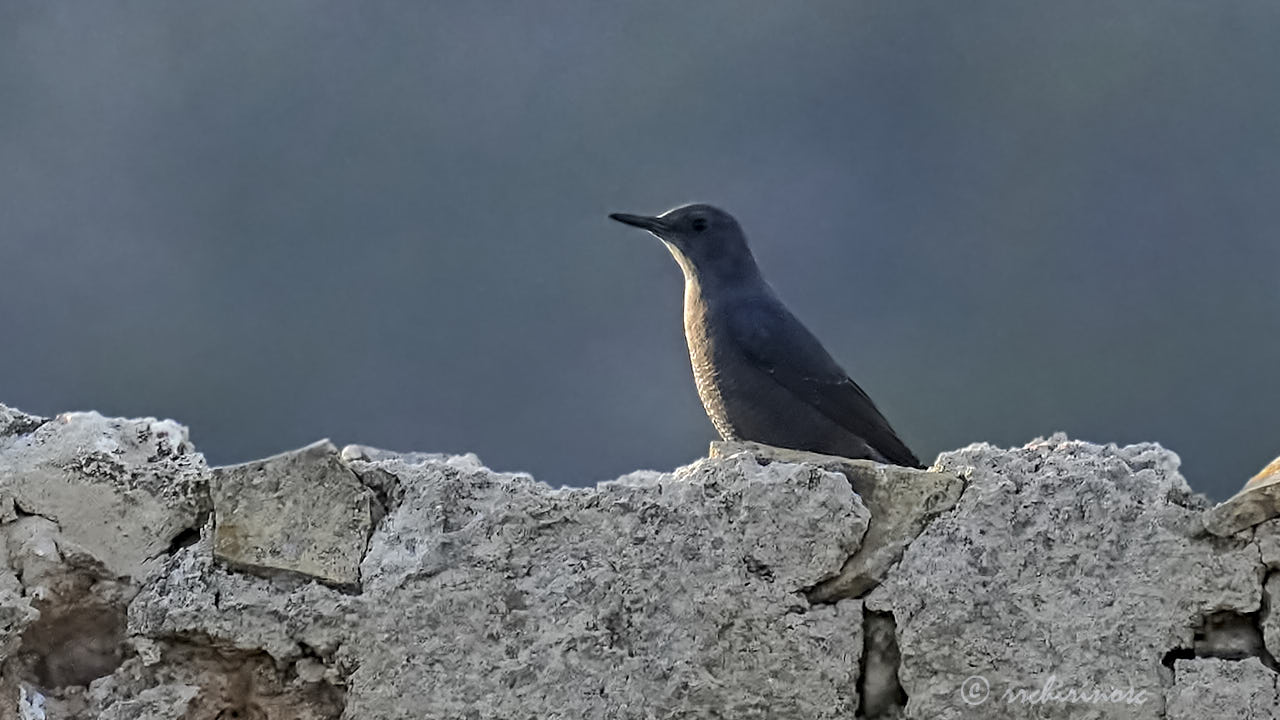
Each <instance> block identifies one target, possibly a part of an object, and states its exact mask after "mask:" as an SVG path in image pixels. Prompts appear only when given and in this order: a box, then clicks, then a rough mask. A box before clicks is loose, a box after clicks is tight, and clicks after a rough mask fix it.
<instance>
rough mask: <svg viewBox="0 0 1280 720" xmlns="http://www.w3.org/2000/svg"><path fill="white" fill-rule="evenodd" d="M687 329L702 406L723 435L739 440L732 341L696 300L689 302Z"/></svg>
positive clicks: (686, 309) (728, 438) (685, 326)
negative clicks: (735, 419) (733, 383)
mask: <svg viewBox="0 0 1280 720" xmlns="http://www.w3.org/2000/svg"><path fill="white" fill-rule="evenodd" d="M684 332H685V339H686V340H687V341H688V343H689V362H690V364H691V365H692V367H693V381H694V384H695V385H696V386H697V388H698V397H699V398H701V400H702V406H703V408H704V409H706V411H707V416H708V417H709V418H711V422H712V424H714V425H715V427H716V431H717V432H718V433H720V436H721V437H723V438H725V439H726V440H733V439H737V438H738V435H739V432H738V429H737V427H736V425H737V423H735V422H734V417H735V416H736V415H737V414H738V413H737V411H736V409H735V407H734V405H735V403H734V401H733V398H734V397H735V396H734V388H733V387H732V378H733V377H734V375H733V373H732V365H733V363H734V362H736V361H737V359H736V358H735V357H733V355H732V347H731V343H730V342H729V340H728V338H727V337H725V336H724V333H723V331H722V330H721V329H720V328H717V327H715V326H714V324H713V322H712V320H711V318H710V317H709V316H708V313H707V312H706V311H705V308H703V307H700V306H698V305H697V304H696V303H695V304H694V305H693V306H692V307H690V306H689V304H688V303H686V307H685V318H684Z"/></svg>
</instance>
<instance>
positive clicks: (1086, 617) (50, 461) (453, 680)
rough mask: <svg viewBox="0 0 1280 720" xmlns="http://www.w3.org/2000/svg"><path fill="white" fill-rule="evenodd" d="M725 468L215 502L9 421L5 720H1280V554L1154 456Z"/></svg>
mask: <svg viewBox="0 0 1280 720" xmlns="http://www.w3.org/2000/svg"><path fill="white" fill-rule="evenodd" d="M160 431H163V432H164V436H163V437H159V435H158V433H159V432H160ZM174 439H177V441H176V444H174V442H173V441H174ZM166 448H167V449H166ZM162 449H165V450H163V451H162ZM714 454H716V455H717V456H718V457H715V458H711V459H706V460H700V461H698V462H696V463H694V464H692V465H690V466H687V467H684V468H681V469H679V470H677V471H675V472H673V473H656V472H648V471H644V472H637V473H633V474H631V475H628V476H625V477H623V478H620V479H618V480H616V481H613V482H609V483H603V484H601V485H600V486H598V487H596V488H589V489H559V490H554V489H551V488H550V487H548V486H546V485H544V484H542V483H539V482H536V481H534V480H533V479H532V478H530V477H528V476H526V475H519V474H506V473H495V472H493V471H491V470H488V469H487V468H485V467H484V466H483V465H482V464H481V463H480V462H479V460H478V459H476V458H475V456H448V455H434V454H425V453H408V454H399V453H393V452H388V451H384V450H376V449H374V448H368V447H362V446H349V447H347V448H344V449H343V450H342V451H341V452H340V453H339V452H338V451H336V449H335V448H333V446H332V445H328V444H327V443H324V444H317V445H315V446H311V447H308V448H303V449H302V450H299V451H295V452H294V453H287V454H285V455H282V456H277V457H276V458H268V459H267V460H264V461H259V462H257V463H249V464H246V465H243V466H237V467H235V468H223V469H216V470H214V471H211V470H209V469H208V468H206V467H205V466H204V463H203V460H202V459H200V458H199V455H198V454H196V453H195V452H194V450H193V449H192V448H191V447H190V444H189V443H187V442H186V432H185V430H184V429H182V428H181V426H178V425H176V424H175V423H172V422H170V421H163V422H160V421H154V420H144V421H132V420H111V419H106V418H101V417H98V416H96V415H94V414H74V415H67V416H62V417H60V418H58V419H55V420H45V419H42V418H35V417H32V416H29V415H24V414H22V413H19V412H17V411H13V410H10V409H8V408H5V407H3V406H0V469H3V473H2V474H0V720H6V719H7V718H9V717H21V718H36V717H44V718H45V719H46V720H53V719H54V718H58V719H62V718H73V719H76V720H80V719H87V718H115V719H118V720H126V719H133V718H139V719H141V718H148V719H150V718H157V719H163V718H172V719H174V720H178V719H182V720H226V719H227V718H232V717H239V718H257V719H266V720H276V719H281V720H283V719H288V720H295V719H297V720H321V719H325V720H331V719H334V718H352V719H353V718H361V719H362V720H363V719H365V718H450V719H453V718H476V719H490V718H492V719H494V720H497V719H499V718H501V719H504V720H505V719H507V718H531V717H537V718H610V719H613V718H619V719H626V718H646V719H647V718H781V719H787V718H797V719H799V718H805V719H808V718H854V717H864V716H865V717H903V718H922V719H923V718H929V719H930V720H933V719H934V718H959V717H996V718H999V717H1010V718H1013V717H1017V718H1023V717H1037V718H1104V717H1105V718H1113V717H1114V718H1191V717H1197V718H1199V717H1258V718H1263V717H1275V716H1277V715H1280V699H1277V692H1276V687H1277V677H1280V676H1277V674H1276V672H1275V670H1274V668H1275V667H1276V665H1275V661H1274V659H1273V656H1272V654H1273V653H1274V652H1275V648H1276V646H1277V644H1280V641H1278V640H1277V639H1276V638H1280V620H1275V619H1274V618H1273V615H1272V613H1271V611H1270V608H1271V602H1270V600H1269V597H1271V596H1274V593H1275V592H1280V581H1277V580H1275V578H1277V577H1280V575H1267V572H1268V569H1276V568H1280V520H1272V521H1269V522H1265V523H1262V524H1261V525H1259V526H1258V527H1257V528H1256V529H1255V530H1248V531H1245V532H1241V533H1238V534H1235V535H1232V536H1231V537H1227V538H1218V537H1213V536H1211V535H1209V534H1208V533H1206V532H1204V528H1203V522H1202V519H1201V515H1202V513H1203V512H1204V510H1205V508H1206V507H1207V502H1206V501H1205V500H1204V499H1202V498H1200V497H1198V496H1195V495H1193V494H1192V493H1191V492H1190V491H1189V490H1188V488H1187V486H1186V484H1185V482H1184V481H1183V480H1182V478H1181V476H1179V475H1178V473H1177V458H1176V456H1175V455H1173V454H1172V453H1170V452H1168V451H1166V450H1163V449H1161V448H1159V447H1158V446H1155V445H1138V446H1131V447H1126V448H1116V447H1114V446H1106V447H1103V446H1098V445H1091V444H1088V443H1080V442H1072V441H1068V440H1066V439H1065V438H1062V437H1055V438H1051V439H1050V440H1047V441H1039V442H1035V443H1032V444H1030V445H1028V446H1026V447H1024V448H1017V449H1013V450H1000V449H996V448H993V447H990V446H986V445H975V446H972V447H969V448H965V449H963V450H960V451H957V452H953V453H946V454H944V455H942V456H941V457H940V458H939V462H938V463H937V465H936V466H935V470H936V471H935V472H921V471H906V470H901V469H895V468H885V467H883V466H876V465H874V464H870V463H860V462H856V461H847V460H841V459H838V458H825V457H822V456H812V455H806V454H798V453H791V452H789V451H782V450H779V449H776V448H766V447H763V446H752V445H745V444H744V445H736V444H723V445H718V446H717V448H716V449H715V451H714ZM86 458H89V459H88V460H86ZM103 468H106V469H105V470H104V469H103ZM46 486H47V487H46ZM68 488H71V489H72V490H68ZM84 488H89V489H88V490H84V491H83V492H82V490H83V489H84ZM6 498H7V499H9V500H10V502H9V503H8V504H6V502H5V499H6ZM78 503H85V504H89V505H91V506H93V507H96V508H97V509H98V510H99V514H100V515H102V516H103V517H100V518H98V519H97V520H96V521H94V522H89V523H88V524H86V525H84V526H81V525H80V524H79V523H80V522H81V519H82V518H87V517H89V516H90V515H91V514H92V513H91V512H90V508H88V507H83V506H81V505H80V504H78ZM122 524H124V525H128V526H129V527H128V528H124V527H121V525H122ZM219 526H221V530H220V527H219ZM111 527H117V528H119V529H121V530H125V529H127V530H128V532H120V533H118V534H117V535H118V536H111V535H110V533H109V532H107V531H106V530H105V529H104V528H111ZM229 528H230V529H232V530H234V531H235V533H234V536H235V542H234V543H231V544H228V543H227V540H226V537H227V536H226V535H225V534H222V535H220V532H222V531H226V530H228V529H229ZM1264 587H1265V590H1264ZM824 588H825V589H826V590H827V591H829V592H828V594H823V592H822V589H824ZM860 596H861V597H860ZM824 601H835V602H824ZM1264 643H1265V644H1264ZM979 681H980V682H979ZM904 703H905V704H904ZM1224 713H1225V714H1224ZM1250 713H1252V714H1250Z"/></svg>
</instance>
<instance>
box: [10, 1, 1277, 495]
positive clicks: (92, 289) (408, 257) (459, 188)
mask: <svg viewBox="0 0 1280 720" xmlns="http://www.w3.org/2000/svg"><path fill="white" fill-rule="evenodd" d="M1277 37H1280V3H1277V2H1275V0H1254V1H1236V2H1213V3H1209V2H1203V1H1202V0H1162V1H1159V2H1157V1H1156V0H1142V1H1138V2H1124V3H1117V2H1114V1H1112V0H1108V1H1106V2H1093V1H1089V0H1085V1H1080V0H1075V1H1073V2H1062V1H1061V0H1052V1H1047V2H1046V1H1036V2H999V3H996V2H972V3H963V4H958V3H955V2H942V1H939V2H903V1H897V0H895V1H889V0H884V1H882V2H857V3H849V2H804V3H775V2H754V3H745V2H739V1H737V0H734V1H725V2H701V3H696V4H694V3H685V2H644V3H640V2H636V3H628V4H621V3H591V2H585V1H583V2H543V1H539V2H528V3H496V2H493V3H489V2H477V3H461V2H459V3H411V2H377V3H351V2H342V3H339V2H284V1H280V0H273V2H269V3H267V2H219V3H200V4H195V3H167V2H160V1H155V2H101V3H73V2H19V1H17V0H13V1H9V2H4V3H3V4H0V349H2V351H0V402H5V403H7V404H10V405H14V406H17V407H21V408H23V409H25V410H28V411H31V412H38V413H43V414H52V413H56V412H59V411H63V410H69V409H88V408H92V409H97V410H100V411H102V412H103V413H107V414H116V415H130V416H132V415H159V416H170V417H173V418H176V419H179V420H181V421H183V422H185V423H187V424H189V425H190V427H191V431H192V437H193V440H194V441H195V442H196V444H197V446H198V447H199V448H200V449H202V450H203V451H204V452H205V453H206V454H207V456H208V457H209V459H210V461H211V462H214V463H230V462H234V461H240V460H245V459H249V458H253V457H257V456H262V455H266V454H269V453H273V452H277V451H281V450H284V449H287V448H291V447H294V446H298V445H301V444H303V443H306V442H308V441H311V440H314V439H316V438H319V437H322V436H328V437H332V438H333V439H334V440H335V441H336V442H338V443H340V444H341V443H346V442H362V443H368V444H374V445H379V446H383V447H390V448H395V449H401V450H409V449H416V450H431V451H474V452H476V453H478V454H479V455H480V456H481V458H482V459H483V460H485V461H486V462H487V463H488V464H489V465H491V466H492V467H495V468H497V469H506V470H528V471H531V472H533V473H534V474H535V475H537V476H538V477H539V478H541V479H543V480H546V481H547V482H549V483H551V484H553V485H559V484H575V485H576V484H584V483H589V482H593V481H597V480H601V479H607V478H610V477H613V476H616V475H618V474H620V473H623V472H626V471H629V470H632V469H635V468H658V469H667V468H671V467H673V466H675V465H678V464H681V463H684V462H686V461H689V460H691V459H693V458H695V457H697V456H699V455H701V454H703V453H704V452H705V449H706V443H707V441H708V440H710V439H712V437H713V431H712V429H711V425H710V423H709V422H708V421H707V420H706V418H705V416H704V415H703V413H702V409H701V406H700V405H699V403H698V399H697V396H696V394H695V392H694V387H693V382H692V379H691V377H690V371H689V367H688V360H687V357H686V355H685V349H684V344H683V343H684V340H683V336H682V334H681V325H680V303H681V278H680V274H679V271H678V270H677V268H676V266H675V263H674V262H673V261H672V260H671V258H670V257H669V256H668V255H667V253H666V251H665V250H664V249H663V248H662V247H661V245H660V244H659V243H658V242H657V241H656V240H654V239H652V238H650V237H648V236H647V235H645V234H643V233H640V232H638V231H635V230H633V229H630V228H626V227H623V226H620V225H617V224H615V223H611V222H610V221H608V220H607V219H606V218H605V215H606V213H608V212H611V211H630V212H642V213H651V212H657V211H661V210H663V209H666V208H667V207H670V206H672V205H676V204H680V203H684V202H688V201H695V200H696V201H705V202H711V203H715V204H718V205H721V206H723V207H724V208H726V209H728V210H729V211H731V212H733V213H735V214H736V215H737V216H738V217H739V219H740V220H741V222H742V224H743V226H744V227H745V228H746V230H747V232H748V235H749V236H750V238H751V239H752V242H753V244H754V247H755V251H756V255H757V257H758V258H759V259H760V262H761V264H762V266H763V267H764V269H765V274H766V276H768V277H769V278H770V279H771V281H772V282H773V284H774V286H775V287H776V288H777V290H778V291H779V293H780V294H781V295H782V297H783V298H784V299H785V300H786V301H787V302H788V303H789V304H790V305H791V307H792V309H793V310H795V311H796V313H797V314H798V315H799V316H800V317H801V318H802V319H803V320H804V321H805V322H806V323H807V324H808V325H809V326H810V327H811V328H812V329H813V330H814V331H815V333H816V334H817V335H818V336H819V337H820V338H822V339H823V340H824V341H825V343H826V345H827V347H828V348H829V349H830V350H831V351H832V353H833V354H834V355H835V356H836V357H837V358H838V359H839V360H840V361H841V362H842V363H843V364H844V365H845V367H846V369H848V370H849V372H850V374H851V375H852V376H853V377H854V378H855V379H856V380H858V381H859V383H861V384H862V385H863V387H865V388H866V389H867V390H868V392H869V393H870V394H871V395H872V397H874V398H875V399H876V401H877V402H878V404H879V405H880V406H881V408H882V410H884V412H885V414H886V415H887V416H888V417H889V418H890V420H891V421H892V422H893V424H894V425H895V426H896V427H897V428H898V430H899V432H900V433H901V434H902V435H903V437H904V438H905V439H906V440H907V442H908V443H909V444H910V445H911V446H912V447H913V448H914V449H915V450H916V451H917V452H918V453H919V454H920V455H921V457H922V458H926V459H932V458H933V457H934V455H935V454H936V453H937V452H939V451H941V450H946V449H950V448H955V447H958V446H961V445H964V444H967V443H970V442H974V441H979V440H986V441H990V442H993V443H996V444H1000V445H1011V444H1021V443H1023V442H1026V441H1028V440H1030V439H1032V438H1034V437H1036V436H1037V435H1047V434H1049V433H1051V432H1053V431H1055V430H1065V431H1067V432H1068V433H1070V434H1071V435H1072V436H1075V437H1080V438H1083V439H1088V440H1095V441H1115V442H1119V443H1127V442H1135V441H1142V440H1157V441H1159V442H1161V443H1163V444H1165V445H1167V446H1169V447H1171V448H1173V449H1174V450H1176V451H1177V452H1178V453H1180V454H1181V456H1182V458H1183V461H1184V463H1183V469H1184V472H1185V474H1186V475H1187V476H1188V478H1189V480H1190V481H1191V483H1192V485H1193V486H1195V487H1196V488H1197V489H1199V490H1202V491H1205V492H1208V493H1210V494H1211V495H1214V496H1216V497H1219V498H1221V497H1224V496H1225V495H1227V494H1229V493H1231V492H1233V491H1234V490H1236V489H1237V488H1239V487H1240V485H1242V484H1243V482H1244V480H1245V479H1246V478H1247V477H1248V476H1249V475H1251V474H1252V473H1253V472H1255V471H1256V470H1257V469H1259V468H1260V467H1261V466H1262V465H1263V464H1264V463H1265V462H1266V461H1268V460H1269V459H1271V458H1272V457H1274V456H1275V455H1276V454H1277V453H1280V432H1277V426H1278V425H1280V422H1277V407H1280V403H1278V402H1277V399H1278V397H1280V389H1278V385H1280V383H1278V382H1277V373H1278V371H1280V331H1278V330H1280V279H1278V277H1280V276H1278V275H1277V268H1280V202H1278V201H1280V197H1277V194H1278V188H1280V79H1278V78H1280V74H1278V72H1280V42H1278V41H1277Z"/></svg>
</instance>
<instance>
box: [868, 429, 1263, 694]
mask: <svg viewBox="0 0 1280 720" xmlns="http://www.w3.org/2000/svg"><path fill="white" fill-rule="evenodd" d="M939 464H940V465H941V466H942V467H943V468H947V469H952V470H954V471H956V472H957V473H959V474H961V475H962V476H966V477H967V481H968V487H967V489H966V490H965V493H964V495H963V497H962V498H961V499H960V502H959V503H958V504H957V505H956V507H955V508H954V509H953V510H952V511H950V512H947V513H944V514H942V515H941V516H939V517H938V518H937V519H936V520H934V522H933V523H932V524H930V525H929V527H928V528H927V529H926V530H925V532H924V533H922V534H921V535H920V537H919V538H917V539H916V540H915V542H913V543H912V544H911V546H910V547H909V548H908V549H907V551H906V552H905V553H904V555H903V558H902V561H901V562H900V563H899V564H898V565H897V566H896V567H895V568H894V569H893V570H892V571H891V572H890V574H889V577H888V578H887V579H886V580H885V582H884V584H883V585H881V587H879V588H877V589H876V590H875V591H874V592H873V593H872V594H871V596H870V597H869V598H868V606H869V607H872V608H874V609H876V610H884V611H889V612H892V613H893V614H894V616H895V618H896V619H897V622H898V641H899V645H900V647H901V652H902V667H901V668H900V672H899V678H900V680H901V682H902V684H903V687H904V688H905V690H906V693H907V696H908V698H909V702H908V704H907V717H909V718H953V717H961V716H963V715H964V713H965V711H966V710H967V709H968V707H967V706H966V705H965V704H964V703H963V702H962V700H961V697H960V688H961V685H962V683H964V682H965V681H966V679H967V678H970V677H971V676H982V677H983V678H984V679H985V681H986V682H987V683H989V685H990V689H991V693H992V695H993V696H995V697H997V698H998V697H999V696H1001V695H1002V694H1003V693H1004V691H1006V690H1011V689H1015V690H1016V689H1018V688H1025V689H1029V690H1035V689H1036V688H1039V687H1041V686H1042V685H1043V684H1044V682H1045V680H1046V678H1048V677H1050V676H1054V677H1055V678H1056V681H1057V682H1058V683H1060V684H1061V685H1063V686H1065V687H1074V688H1080V689H1086V688H1128V687H1133V688H1135V689H1136V690H1138V691H1145V692H1147V693H1150V694H1152V695H1154V696H1156V697H1160V696H1162V694H1163V689H1164V685H1163V683H1164V681H1165V680H1164V678H1163V673H1164V672H1165V670H1164V668H1163V666H1162V664H1161V663H1162V660H1163V659H1164V658H1165V657H1166V655H1167V654H1169V653H1170V652H1171V651H1175V650H1179V649H1186V650H1187V651H1188V652H1191V651H1193V648H1194V646H1195V634H1196V631H1197V629H1198V628H1200V627H1202V626H1203V624H1204V618H1205V617H1206V616H1208V615H1210V614H1212V613H1216V612H1235V613H1239V614H1245V615H1247V614H1250V613H1254V612H1256V611H1257V610H1258V609H1259V605H1260V600H1261V593H1260V592H1259V590H1260V582H1261V580H1260V577H1261V569H1262V566H1261V564H1260V562H1259V560H1258V550H1257V547H1256V546H1254V545H1253V544H1251V543H1250V542H1248V541H1247V540H1245V539H1219V538H1208V537H1202V536H1200V535H1198V533H1199V531H1200V519H1199V516H1200V513H1201V512H1202V511H1203V509H1204V508H1205V506H1206V505H1207V501H1205V500H1204V499H1203V498H1202V497H1199V496H1195V495H1192V493H1191V491H1190V490H1189V489H1188V487H1187V485H1186V482H1185V481H1184V480H1183V479H1182V477H1181V476H1180V475H1179V474H1178V472H1177V466H1178V458H1177V456H1176V455H1174V454H1173V453H1171V452H1169V451H1167V450H1164V449H1162V448H1160V447H1159V446H1158V445H1149V444H1148V445H1133V446H1129V447H1124V448H1117V447H1115V446H1098V445H1091V444H1088V443H1082V442H1073V441H1069V440H1066V439H1065V437H1062V436H1055V437H1053V438H1050V439H1049V440H1047V441H1040V442H1034V443H1032V444H1029V445H1027V446H1026V447H1024V448H1020V449H1015V450H1007V451H1006V450H999V449H997V448H994V447H991V446H990V445H974V446H970V447H968V448H965V449H963V450H959V451H956V452H953V453H945V454H943V455H942V456H941V457H940V458H939ZM1161 705H1162V704H1161V703H1160V702H1147V703H1145V704H1142V705H1138V706H1126V707H1125V709H1124V710H1123V712H1124V713H1125V714H1123V715H1114V714H1111V715H1108V714H1104V713H1102V711H1097V710H1096V709H1089V708H1082V707H1081V706H1079V705H1070V704H1065V705H1054V704H1049V705H1044V706H1042V707H1039V708H1037V712H1038V713H1039V714H1037V715H1036V717H1042V718H1059V717H1061V718H1068V717H1070V718H1079V717H1109V716H1110V717H1131V718H1160V717H1162V712H1163V708H1162V707H1161ZM1108 712H1117V711H1116V710H1115V709H1114V708H1112V709H1111V710H1109V711H1108ZM1091 713H1093V714H1091ZM983 716H984V717H1009V718H1014V717H1026V716H1027V709H1026V708H1025V707H1019V706H1017V705H1009V704H1005V703H1000V702H994V701H993V702H991V703H990V704H987V705H984V706H983Z"/></svg>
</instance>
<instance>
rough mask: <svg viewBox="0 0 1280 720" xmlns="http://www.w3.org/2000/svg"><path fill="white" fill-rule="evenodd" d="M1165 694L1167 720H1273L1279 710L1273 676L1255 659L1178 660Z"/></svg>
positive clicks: (1277, 691) (1279, 703)
mask: <svg viewBox="0 0 1280 720" xmlns="http://www.w3.org/2000/svg"><path fill="white" fill-rule="evenodd" d="M1174 672H1175V674H1176V677H1177V680H1176V681H1175V683H1174V686H1173V688H1172V689H1170V690H1169V691H1168V693H1167V704H1168V707H1169V714H1168V715H1167V716H1166V717H1167V720H1205V719H1206V718H1233V719H1234V718H1238V720H1274V718H1275V717H1276V708H1280V690H1277V687H1276V672H1275V670H1272V669H1271V668H1268V667H1266V666H1265V665H1263V664H1262V663H1261V662H1260V661H1259V660H1258V659H1257V658H1250V659H1248V660H1240V661H1230V660H1217V659H1211V658H1206V659H1197V660H1179V661H1177V662H1176V663H1174Z"/></svg>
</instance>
